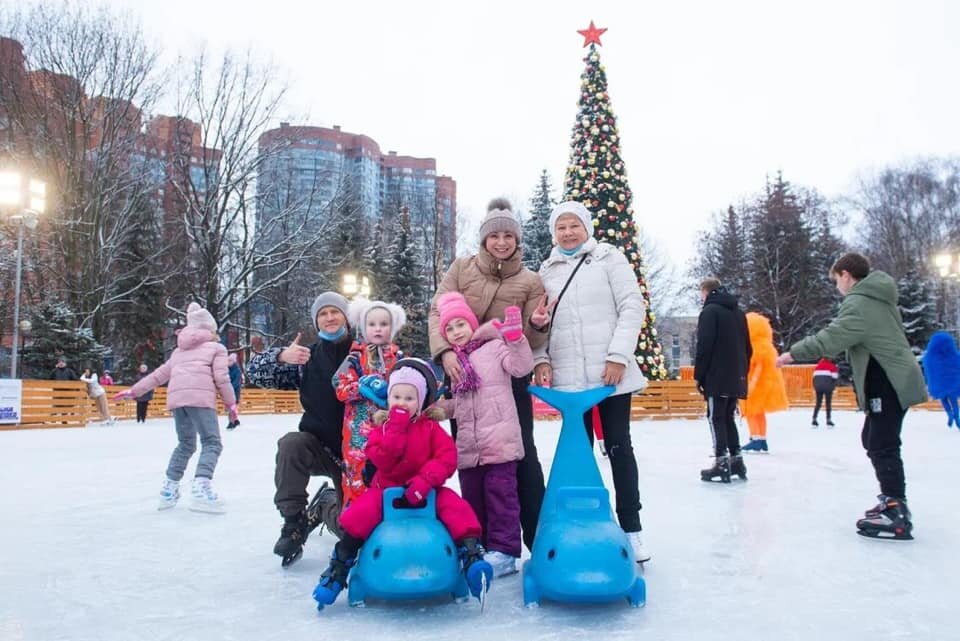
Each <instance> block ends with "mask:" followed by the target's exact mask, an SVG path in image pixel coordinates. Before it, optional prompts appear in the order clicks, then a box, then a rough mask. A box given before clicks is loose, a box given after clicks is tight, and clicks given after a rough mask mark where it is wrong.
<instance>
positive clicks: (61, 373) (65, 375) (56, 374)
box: [50, 358, 80, 381]
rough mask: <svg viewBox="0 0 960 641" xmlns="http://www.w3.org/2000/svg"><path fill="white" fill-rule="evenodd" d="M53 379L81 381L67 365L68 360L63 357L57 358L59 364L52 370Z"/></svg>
mask: <svg viewBox="0 0 960 641" xmlns="http://www.w3.org/2000/svg"><path fill="white" fill-rule="evenodd" d="M50 380H51V381H79V380H80V377H79V376H77V373H76V372H74V371H73V370H72V369H70V368H69V367H67V361H66V360H65V359H62V358H58V359H57V366H56V367H54V368H53V371H52V372H50Z"/></svg>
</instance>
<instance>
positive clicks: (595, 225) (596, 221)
mask: <svg viewBox="0 0 960 641" xmlns="http://www.w3.org/2000/svg"><path fill="white" fill-rule="evenodd" d="M593 226H594V227H599V226H600V221H599V220H597V219H596V218H594V219H593Z"/></svg>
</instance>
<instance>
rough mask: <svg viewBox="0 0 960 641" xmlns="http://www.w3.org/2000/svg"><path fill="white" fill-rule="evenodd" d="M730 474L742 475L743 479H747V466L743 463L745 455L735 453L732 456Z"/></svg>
mask: <svg viewBox="0 0 960 641" xmlns="http://www.w3.org/2000/svg"><path fill="white" fill-rule="evenodd" d="M730 474H731V476H733V475H736V476H739V477H740V480H741V481H746V480H747V466H746V465H744V463H743V456H741V455H740V454H734V455H732V456H730Z"/></svg>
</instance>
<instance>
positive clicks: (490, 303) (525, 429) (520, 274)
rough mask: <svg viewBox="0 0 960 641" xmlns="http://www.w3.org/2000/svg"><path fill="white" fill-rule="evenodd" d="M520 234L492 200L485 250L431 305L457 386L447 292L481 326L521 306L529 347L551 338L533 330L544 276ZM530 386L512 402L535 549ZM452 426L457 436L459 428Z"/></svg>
mask: <svg viewBox="0 0 960 641" xmlns="http://www.w3.org/2000/svg"><path fill="white" fill-rule="evenodd" d="M520 234H521V232H520V223H519V221H518V220H517V218H516V216H514V215H513V212H512V211H511V208H510V202H509V201H508V200H506V199H504V198H496V199H494V200H492V201H491V202H490V204H489V205H488V206H487V215H486V217H485V218H484V220H483V223H482V224H481V225H480V241H481V242H480V245H481V246H480V251H478V252H477V253H476V254H475V255H473V256H464V257H462V258H458V259H456V260H455V261H454V262H453V264H452V265H451V266H450V269H448V270H447V273H446V274H445V275H444V277H443V281H442V282H441V283H440V286H439V287H438V288H437V292H436V294H435V295H434V297H433V303H432V304H431V306H430V319H429V326H430V353H431V356H433V358H434V359H435V360H436V361H437V362H439V363H441V364H442V365H443V369H444V370H445V371H446V373H447V376H448V377H449V378H450V379H451V380H452V381H454V382H457V381H459V380H460V377H461V376H462V375H463V370H462V368H461V367H460V364H459V363H458V361H457V356H456V354H454V352H453V351H452V349H451V346H450V344H449V343H448V342H447V341H446V339H444V337H443V328H442V327H440V314H439V312H438V311H437V299H438V298H439V297H440V296H442V295H443V294H445V293H447V292H460V293H461V294H463V296H464V298H465V299H466V301H467V304H468V305H469V306H470V309H471V310H472V311H473V313H474V314H476V316H477V319H478V320H479V321H480V323H481V324H482V323H486V322H488V321H490V320H492V319H494V318H496V319H500V318H503V315H504V310H506V308H507V307H510V306H511V305H513V306H516V307H519V308H520V309H521V313H522V317H523V327H524V334H525V335H526V337H527V340H528V341H529V342H530V347H531V348H533V349H536V347H537V346H539V345H542V344H543V343H544V341H545V340H546V337H547V335H546V333H544V332H539V331H536V330H534V329H533V328H531V327H530V316H531V315H532V314H533V313H534V312H535V311H536V310H537V308H538V307H541V311H542V305H543V304H544V302H545V301H544V300H543V293H544V292H543V284H542V283H541V282H540V277H539V276H538V275H537V274H535V273H533V272H532V271H530V270H529V269H527V268H526V267H524V266H523V262H521V258H522V256H521V251H520ZM529 384H530V376H529V374H528V375H527V376H520V377H517V378H514V379H513V399H514V402H515V403H516V406H517V415H518V416H519V419H520V432H521V435H522V437H523V450H524V456H523V459H522V460H521V461H519V463H518V464H517V490H518V495H519V499H520V525H521V527H522V528H523V542H524V545H526V546H527V548H528V549H532V548H533V537H534V535H535V533H536V530H537V520H538V519H539V518H540V504H541V503H542V502H543V492H544V481H543V469H542V468H541V467H540V459H539V458H538V457H537V447H536V445H535V444H534V442H533V402H532V401H531V399H530V393H529V391H528V390H527V387H528V386H529ZM451 425H452V426H453V429H454V433H456V426H455V424H453V423H451Z"/></svg>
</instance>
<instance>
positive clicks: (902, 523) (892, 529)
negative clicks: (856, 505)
mask: <svg viewBox="0 0 960 641" xmlns="http://www.w3.org/2000/svg"><path fill="white" fill-rule="evenodd" d="M877 498H878V499H879V500H880V502H879V503H878V504H877V505H876V506H875V507H873V508H871V509H869V510H867V511H866V513H865V515H864V518H862V519H860V520H858V521H857V534H861V535H863V536H869V537H873V538H885V539H901V540H910V539H912V538H913V534H912V532H913V522H912V521H911V520H910V516H911V515H910V508H908V507H907V501H906V499H900V498H896V497H893V496H885V495H883V494H881V495H880V496H878V497H877Z"/></svg>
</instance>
